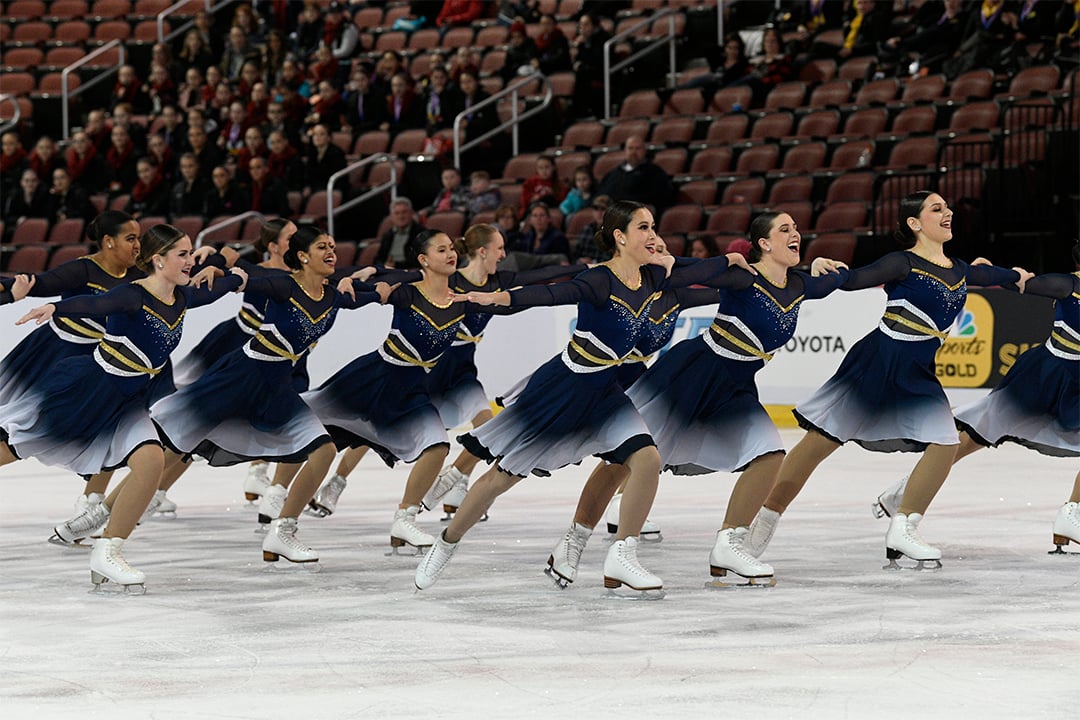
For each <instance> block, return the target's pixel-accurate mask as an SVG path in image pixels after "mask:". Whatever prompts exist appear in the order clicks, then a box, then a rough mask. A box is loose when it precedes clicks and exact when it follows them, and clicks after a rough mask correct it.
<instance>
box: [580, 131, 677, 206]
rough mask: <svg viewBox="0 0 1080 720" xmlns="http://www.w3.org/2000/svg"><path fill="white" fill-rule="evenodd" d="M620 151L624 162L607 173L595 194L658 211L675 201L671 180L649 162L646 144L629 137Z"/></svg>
mask: <svg viewBox="0 0 1080 720" xmlns="http://www.w3.org/2000/svg"><path fill="white" fill-rule="evenodd" d="M623 149H624V150H625V152H626V161H625V162H623V163H622V164H621V165H619V166H618V167H615V168H612V169H611V170H610V171H608V174H607V175H605V176H604V178H603V179H602V180H601V181H600V185H599V186H598V187H597V189H596V191H597V192H598V193H600V194H601V195H607V196H608V197H610V198H611V199H612V200H634V201H635V202H639V203H644V204H646V205H651V206H653V207H655V208H657V209H658V210H660V209H663V208H666V207H668V206H669V205H671V203H672V202H673V201H674V199H675V186H674V185H673V184H672V182H671V176H670V175H668V174H667V173H666V172H664V170H663V169H662V168H660V167H659V166H657V165H655V164H653V163H652V161H650V160H649V159H648V157H647V155H646V152H645V141H644V140H643V139H642V138H640V137H638V136H637V135H631V136H630V137H628V138H627V139H626V143H625V144H624V145H623Z"/></svg>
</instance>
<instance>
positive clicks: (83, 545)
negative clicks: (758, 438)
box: [49, 533, 1068, 555]
mask: <svg viewBox="0 0 1080 720" xmlns="http://www.w3.org/2000/svg"><path fill="white" fill-rule="evenodd" d="M49 544H51V545H56V546H57V547H62V548H69V549H71V550H90V549H92V548H93V547H94V541H93V538H79V539H78V540H72V541H71V542H68V541H67V540H65V539H64V538H62V537H60V536H59V535H57V534H56V533H53V535H52V537H50V538H49ZM1063 554H1066V555H1067V554H1068V553H1063Z"/></svg>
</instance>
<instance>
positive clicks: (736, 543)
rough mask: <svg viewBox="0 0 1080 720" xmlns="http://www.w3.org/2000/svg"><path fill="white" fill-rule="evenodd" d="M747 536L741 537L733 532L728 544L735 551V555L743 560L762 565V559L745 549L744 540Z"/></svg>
mask: <svg viewBox="0 0 1080 720" xmlns="http://www.w3.org/2000/svg"><path fill="white" fill-rule="evenodd" d="M745 538H746V535H742V536H741V537H740V536H738V535H736V534H735V533H731V534H730V535H728V545H729V546H730V547H731V552H733V553H735V555H736V556H737V557H738V558H739V559H740V560H742V561H743V562H746V563H749V564H751V565H754V566H761V564H762V563H761V561H760V560H758V559H757V558H756V557H754V556H753V555H751V554H750V553H749V552H747V551H746V550H745V549H743V541H744V540H745Z"/></svg>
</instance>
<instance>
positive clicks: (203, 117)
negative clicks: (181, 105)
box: [186, 108, 218, 179]
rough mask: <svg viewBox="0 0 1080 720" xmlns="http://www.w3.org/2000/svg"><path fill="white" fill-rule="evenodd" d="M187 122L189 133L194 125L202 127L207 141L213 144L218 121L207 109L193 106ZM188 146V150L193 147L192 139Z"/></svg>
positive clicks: (189, 111)
mask: <svg viewBox="0 0 1080 720" xmlns="http://www.w3.org/2000/svg"><path fill="white" fill-rule="evenodd" d="M186 124H187V128H188V132H189V133H190V132H191V128H193V127H197V128H202V130H203V132H204V133H206V141H207V142H208V143H211V144H213V143H214V138H215V136H216V135H217V131H218V123H217V121H216V120H214V119H212V118H210V117H208V116H207V114H206V111H205V110H203V109H201V108H191V109H190V110H188V111H187V123H186ZM186 147H187V149H188V150H190V149H191V141H190V140H188V143H187V146H186ZM215 147H216V145H215ZM208 179H209V178H208Z"/></svg>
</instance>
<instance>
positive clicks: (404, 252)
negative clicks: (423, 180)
mask: <svg viewBox="0 0 1080 720" xmlns="http://www.w3.org/2000/svg"><path fill="white" fill-rule="evenodd" d="M423 230H424V226H423V225H421V224H420V223H419V222H418V221H417V219H416V213H415V212H414V211H413V205H412V201H411V200H409V198H406V197H399V198H397V199H396V200H394V202H392V203H391V204H390V229H389V230H387V231H386V232H385V233H383V235H382V237H381V238H379V252H377V253H376V254H375V263H376V264H377V265H385V266H386V267H393V268H401V269H409V270H412V269H416V268H418V267H420V265H419V263H418V262H417V259H416V257H414V256H413V255H411V254H410V253H409V252H408V248H409V247H410V245H411V243H412V241H413V238H415V237H416V236H417V235H419V234H420V233H421V232H422V231H423Z"/></svg>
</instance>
